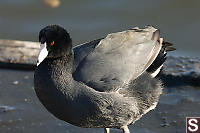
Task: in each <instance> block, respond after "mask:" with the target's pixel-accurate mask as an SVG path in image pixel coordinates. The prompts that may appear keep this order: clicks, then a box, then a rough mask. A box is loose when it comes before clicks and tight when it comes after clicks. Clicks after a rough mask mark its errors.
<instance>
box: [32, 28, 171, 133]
mask: <svg viewBox="0 0 200 133" xmlns="http://www.w3.org/2000/svg"><path fill="white" fill-rule="evenodd" d="M39 41H40V42H41V50H40V55H39V57H38V64H37V68H36V69H35V75H34V85H35V91H36V94H37V96H38V98H39V99H40V101H41V103H42V104H43V105H44V106H45V107H46V109H47V110H48V111H49V112H51V113H52V114H53V115H54V116H56V117H57V118H59V119H61V120H63V121H66V122H68V123H70V124H73V125H76V126H79V127H85V128H104V132H105V133H108V132H109V128H119V129H122V130H123V132H124V133H129V129H128V125H129V124H132V123H134V122H135V121H136V120H138V119H139V118H141V117H142V115H144V114H146V113H147V112H148V111H150V110H152V109H154V108H155V107H156V104H157V103H158V99H159V96H160V94H161V93H162V83H161V81H160V80H159V79H157V78H155V76H156V75H157V74H158V72H159V70H160V69H161V67H162V64H163V63H164V61H165V59H166V51H169V50H173V48H172V47H171V44H170V43H167V42H163V39H162V38H160V32H159V30H157V29H155V28H153V27H151V26H148V27H145V28H144V29H140V28H137V27H136V28H133V29H130V30H127V31H122V32H117V33H112V34H109V35H107V36H106V37H105V38H102V39H98V40H94V41H92V42H89V43H85V44H82V45H79V46H77V47H75V48H73V49H72V40H71V38H70V36H69V34H68V33H67V31H66V30H65V29H64V28H62V27H60V26H58V25H50V26H47V27H45V28H44V29H42V30H41V31H40V33H39Z"/></svg>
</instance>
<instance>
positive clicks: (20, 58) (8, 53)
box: [0, 40, 40, 70]
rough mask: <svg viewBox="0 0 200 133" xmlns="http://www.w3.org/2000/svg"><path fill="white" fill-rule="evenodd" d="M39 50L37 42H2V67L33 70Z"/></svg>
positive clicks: (0, 57) (0, 55)
mask: <svg viewBox="0 0 200 133" xmlns="http://www.w3.org/2000/svg"><path fill="white" fill-rule="evenodd" d="M39 49H40V46H39V43H37V42H29V41H17V40H0V67H1V68H2V67H3V68H15V69H26V70H29V69H30V70H33V69H34V67H35V65H36V62H37V57H38V54H39Z"/></svg>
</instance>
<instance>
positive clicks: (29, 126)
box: [0, 69, 200, 133]
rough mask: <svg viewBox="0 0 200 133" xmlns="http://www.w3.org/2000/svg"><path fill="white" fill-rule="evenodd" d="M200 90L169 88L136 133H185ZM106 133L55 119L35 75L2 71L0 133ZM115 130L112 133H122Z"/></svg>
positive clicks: (198, 107)
mask: <svg viewBox="0 0 200 133" xmlns="http://www.w3.org/2000/svg"><path fill="white" fill-rule="evenodd" d="M199 95H200V87H197V86H196V87H193V86H189V85H184V86H182V85H178V86H174V87H167V88H166V87H165V88H164V93H163V94H162V96H161V98H160V101H159V104H158V106H157V108H156V109H155V110H153V111H150V112H149V113H148V114H146V115H144V116H143V117H142V118H141V119H140V120H138V121H137V122H136V123H135V124H134V125H130V126H129V128H130V131H131V132H134V133H160V132H162V133H175V132H176V133H184V132H185V117H187V116H200V97H199ZM44 132H48V133H103V129H85V128H79V127H75V126H73V125H70V124H68V123H66V122H63V121H60V120H58V119H57V118H55V117H54V116H52V115H51V114H50V113H49V112H48V111H47V110H46V109H45V108H44V107H43V106H42V105H41V103H40V102H39V100H38V99H37V97H36V95H35V92H34V88H33V72H32V71H20V70H9V69H0V133H44ZM120 132H121V131H120V130H112V133H120Z"/></svg>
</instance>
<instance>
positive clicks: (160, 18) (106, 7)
mask: <svg viewBox="0 0 200 133" xmlns="http://www.w3.org/2000/svg"><path fill="white" fill-rule="evenodd" d="M199 12H200V1H199V0H148V1H147V0H140V1H136V0H127V1H124V0H109V1H108V0H84V1H81V0H61V5H60V6H59V7H58V8H47V7H46V6H44V4H43V2H42V0H15V1H13V0H1V2H0V38H4V39H18V40H30V41H37V40H38V37H37V36H38V32H39V31H40V29H41V28H43V27H44V26H46V25H48V24H60V25H62V26H64V27H65V28H66V29H68V31H69V32H70V33H71V36H72V38H73V40H74V45H76V44H78V43H82V42H85V41H90V40H93V39H95V38H100V37H104V36H105V35H106V34H108V33H110V32H117V31H121V30H126V29H129V28H131V27H135V26H140V27H143V26H145V25H153V26H155V27H158V28H159V29H161V32H162V36H163V37H164V38H166V39H165V40H167V41H170V42H173V43H174V44H175V45H176V48H177V49H178V50H177V52H176V53H175V52H174V53H172V54H176V55H191V56H199V55H200V44H199V42H200V37H199V31H200V15H199Z"/></svg>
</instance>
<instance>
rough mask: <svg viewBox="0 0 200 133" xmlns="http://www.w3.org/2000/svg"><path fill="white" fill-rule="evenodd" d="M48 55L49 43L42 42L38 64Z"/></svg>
mask: <svg viewBox="0 0 200 133" xmlns="http://www.w3.org/2000/svg"><path fill="white" fill-rule="evenodd" d="M47 55H48V51H47V44H46V42H45V43H44V44H40V54H39V56H38V61H37V66H38V65H39V64H40V63H41V62H42V61H43V60H44V59H45V58H46V57H47Z"/></svg>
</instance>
